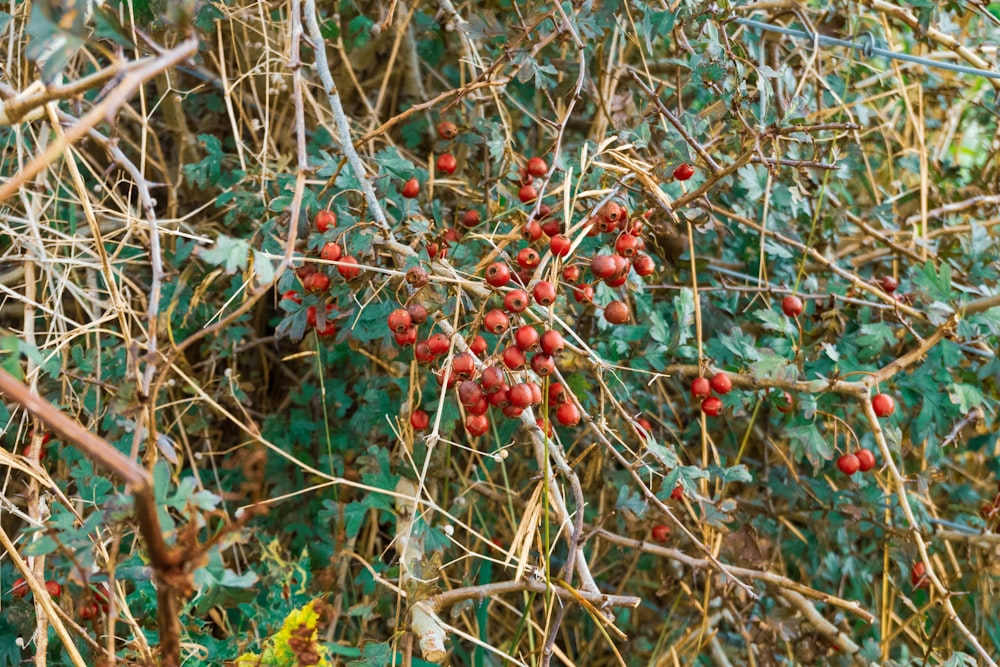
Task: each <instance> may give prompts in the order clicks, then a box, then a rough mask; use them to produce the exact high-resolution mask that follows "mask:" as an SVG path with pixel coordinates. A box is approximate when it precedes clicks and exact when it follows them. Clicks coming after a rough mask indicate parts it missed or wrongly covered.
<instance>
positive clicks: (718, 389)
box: [710, 372, 733, 396]
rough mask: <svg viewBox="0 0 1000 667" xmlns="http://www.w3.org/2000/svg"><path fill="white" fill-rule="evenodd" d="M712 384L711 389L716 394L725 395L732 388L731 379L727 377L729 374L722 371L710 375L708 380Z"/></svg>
mask: <svg viewBox="0 0 1000 667" xmlns="http://www.w3.org/2000/svg"><path fill="white" fill-rule="evenodd" d="M710 384H711V385H712V390H713V391H715V393H716V394H720V395H723V396H724V395H725V394H728V393H729V392H730V391H731V390H732V388H733V381H732V380H730V379H729V376H728V375H726V373H724V372H719V373H716V374H715V375H713V376H712V379H711V381H710Z"/></svg>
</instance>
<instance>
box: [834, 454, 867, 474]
mask: <svg viewBox="0 0 1000 667" xmlns="http://www.w3.org/2000/svg"><path fill="white" fill-rule="evenodd" d="M874 467H875V455H874V454H872V450H870V449H859V450H858V451H856V452H854V453H848V454H844V455H843V456H841V457H840V458H839V459H837V468H838V469H840V472H842V473H844V474H845V475H847V476H850V475H853V474H854V473H856V472H858V471H859V470H860V471H861V472H868V471H869V470H871V469H872V468H874Z"/></svg>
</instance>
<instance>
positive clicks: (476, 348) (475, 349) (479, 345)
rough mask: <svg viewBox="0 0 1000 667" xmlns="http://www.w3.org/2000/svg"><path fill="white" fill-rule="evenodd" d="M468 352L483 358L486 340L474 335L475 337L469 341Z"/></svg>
mask: <svg viewBox="0 0 1000 667" xmlns="http://www.w3.org/2000/svg"><path fill="white" fill-rule="evenodd" d="M469 351H470V352H472V354H474V355H476V356H477V357H481V356H483V352H485V351H486V339H485V338H483V337H482V336H480V335H478V334H476V337H475V338H473V339H472V340H471V341H469Z"/></svg>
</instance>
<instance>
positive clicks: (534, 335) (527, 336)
mask: <svg viewBox="0 0 1000 667" xmlns="http://www.w3.org/2000/svg"><path fill="white" fill-rule="evenodd" d="M538 339H539V335H538V330H537V329H535V327H533V326H530V325H528V324H525V325H524V326H523V327H518V328H517V330H516V331H515V332H514V344H515V345H517V347H518V348H519V349H520V350H521V351H522V352H530V351H531V350H533V349H535V348H536V347H538Z"/></svg>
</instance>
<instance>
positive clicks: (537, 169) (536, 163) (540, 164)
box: [526, 157, 549, 176]
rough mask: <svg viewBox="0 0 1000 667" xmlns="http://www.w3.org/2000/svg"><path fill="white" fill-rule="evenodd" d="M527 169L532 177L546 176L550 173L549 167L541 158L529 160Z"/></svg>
mask: <svg viewBox="0 0 1000 667" xmlns="http://www.w3.org/2000/svg"><path fill="white" fill-rule="evenodd" d="M526 168H527V170H528V173H529V174H531V175H532V176H544V175H545V174H547V173H548V171H549V165H548V164H547V163H546V162H545V160H543V159H542V158H540V157H533V158H531V159H530V160H528V164H527V165H526Z"/></svg>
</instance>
